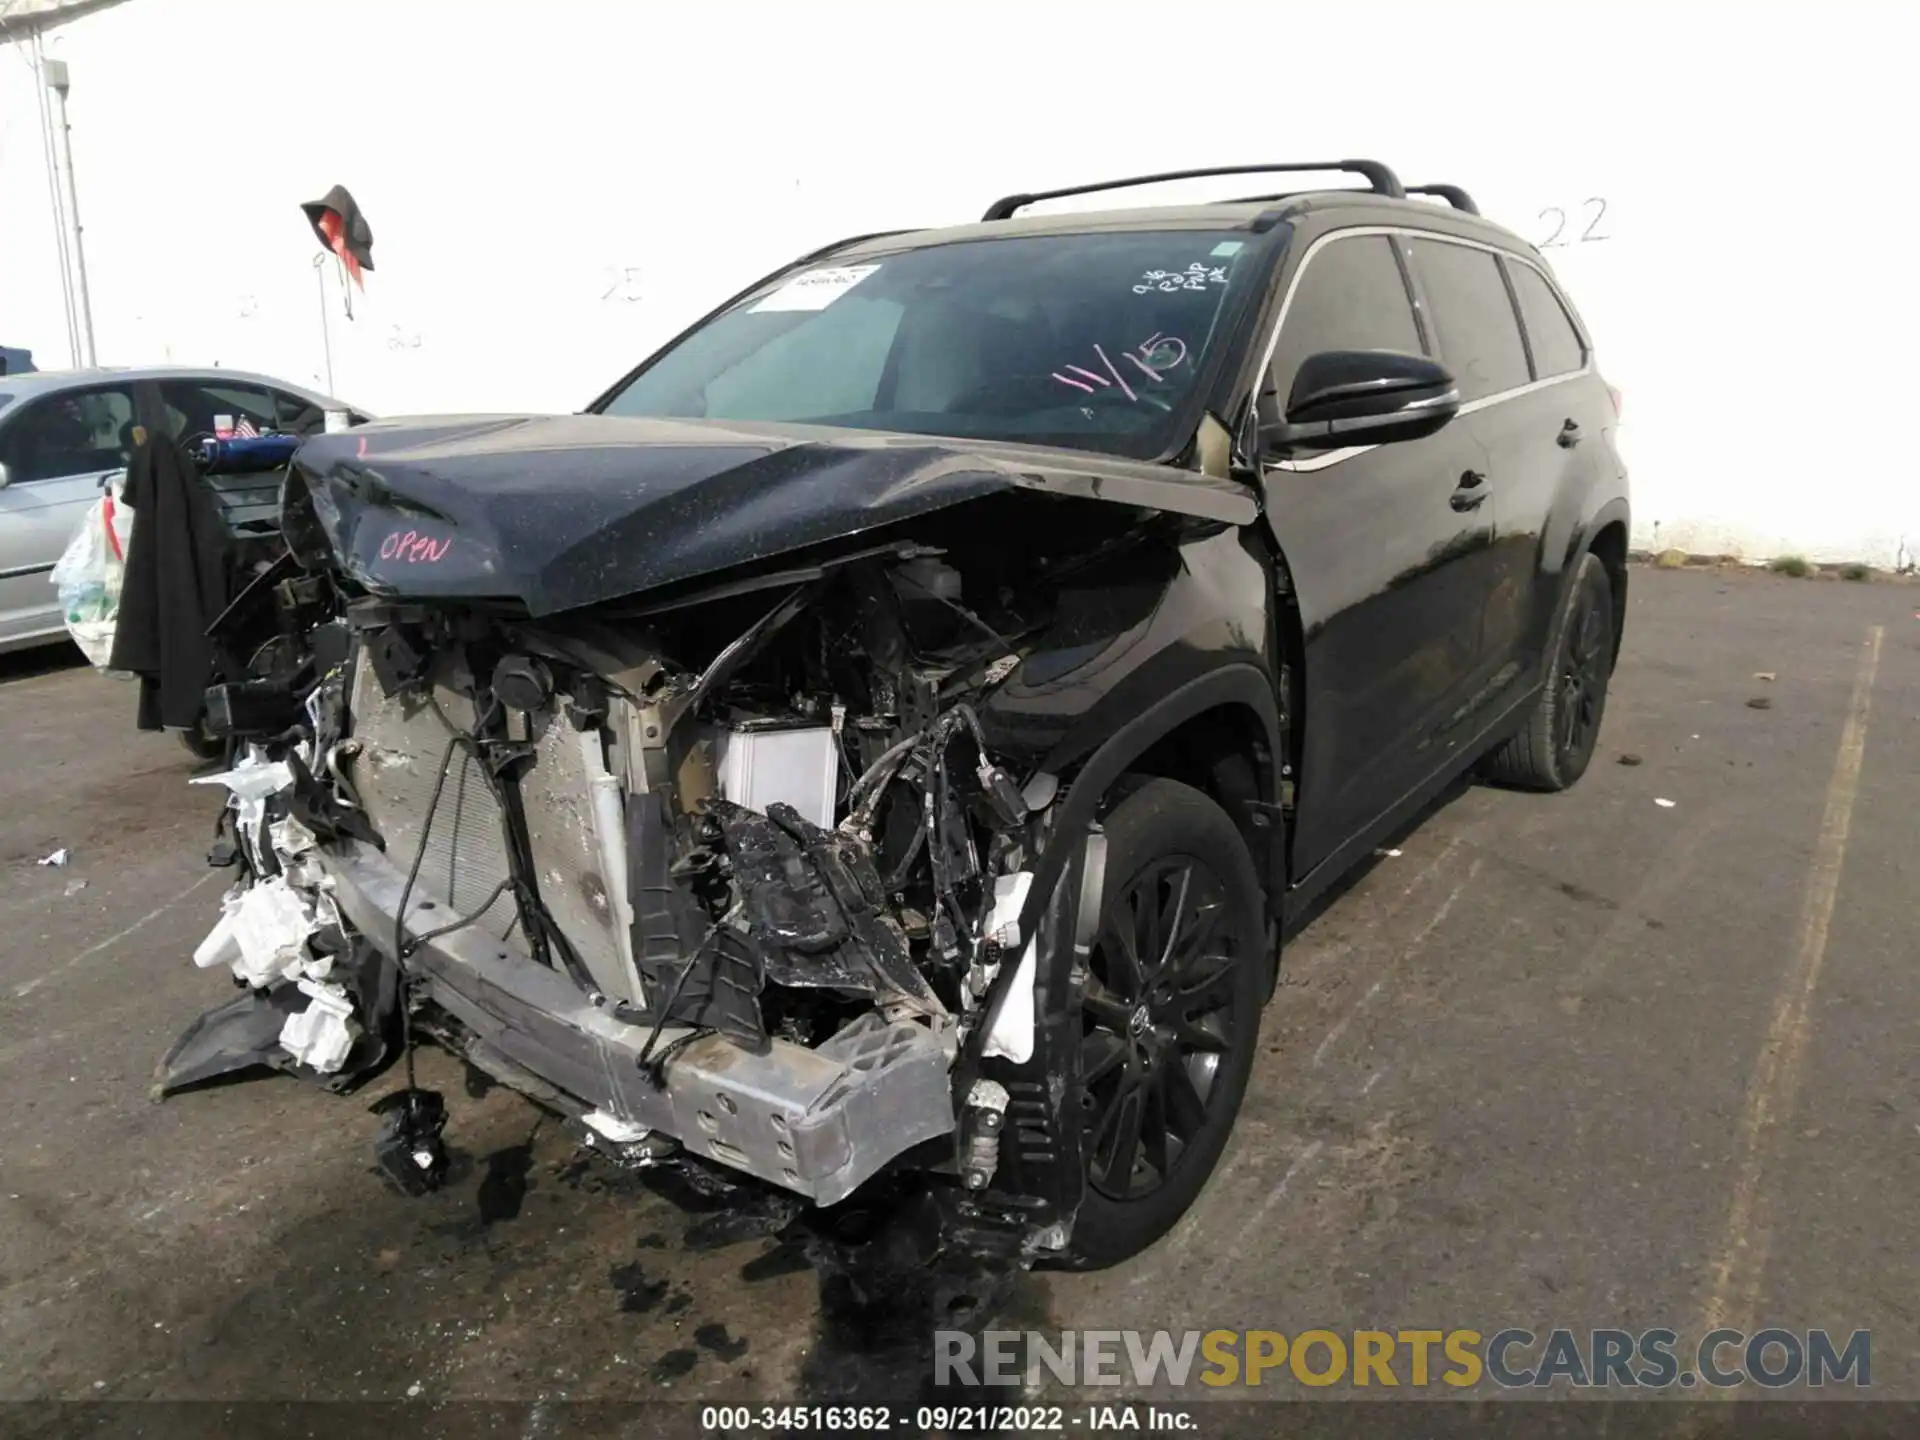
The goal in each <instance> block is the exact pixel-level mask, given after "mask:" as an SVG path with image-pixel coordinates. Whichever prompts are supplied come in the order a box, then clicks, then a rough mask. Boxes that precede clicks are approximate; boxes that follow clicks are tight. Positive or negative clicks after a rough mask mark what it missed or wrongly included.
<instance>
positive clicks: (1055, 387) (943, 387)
mask: <svg viewBox="0 0 1920 1440" xmlns="http://www.w3.org/2000/svg"><path fill="white" fill-rule="evenodd" d="M1254 250H1255V245H1254V241H1253V239H1252V238H1251V237H1249V236H1248V235H1247V234H1246V233H1245V232H1244V231H1243V232H1241V233H1240V234H1239V235H1237V236H1236V235H1234V234H1230V233H1226V232H1211V231H1200V230H1173V231H1151V232H1148V231H1122V232H1109V233H1105V234H1062V235H1035V236H1023V237H1018V238H1012V239H996V240H970V241H959V242H955V243H951V244H944V245H931V246H927V247H925V248H924V249H919V250H906V251H901V252H898V253H894V254H887V255H881V256H877V257H875V258H873V259H870V260H862V261H860V262H858V263H852V264H842V265H824V266H816V267H812V268H808V269H803V270H800V271H798V272H796V273H792V274H789V275H787V276H785V277H783V278H782V279H781V280H778V281H775V282H773V283H772V284H770V285H768V286H766V287H764V288H762V289H761V290H759V291H756V292H755V293H754V294H753V295H750V296H748V297H747V298H746V299H745V300H742V301H741V302H740V303H739V304H738V305H736V306H734V307H733V308H732V309H730V310H728V311H727V312H726V313H724V314H722V315H719V316H716V317H715V318H714V319H712V320H711V321H709V322H707V323H706V324H705V325H703V326H701V327H700V328H699V329H697V330H695V331H694V332H693V333H691V334H690V335H688V336H686V337H685V338H684V339H682V340H681V341H680V342H679V343H678V344H677V345H675V346H674V347H673V348H671V349H670V350H667V351H666V352H664V353H663V354H661V355H660V356H659V357H657V358H656V359H655V360H654V361H653V362H652V363H651V364H650V365H649V366H648V367H647V369H646V370H645V371H643V372H642V373H641V374H639V375H637V376H636V377H634V379H633V380H632V381H631V382H630V383H629V384H628V385H627V386H626V387H625V388H624V389H622V390H620V391H618V392H617V393H615V394H614V396H613V397H612V398H611V399H610V400H608V401H607V402H606V403H605V404H604V405H603V406H602V407H601V409H602V411H603V412H604V413H606V414H609V415H654V416H666V417H673V418H677V419H689V418H691V419H713V420H771V421H792V422H800V423H807V424H816V425H846V426H855V427H860V428H864V429H873V430H897V431H906V432H908V433H913V434H923V435H951V436H958V437H965V438H977V439H992V440H1012V441H1025V442H1028V443H1032V444H1043V445H1064V446H1070V447H1073V448H1076V449H1083V450H1101V451H1108V452H1111V453H1115V454H1121V455H1130V456H1135V457H1139V458H1145V457H1148V456H1152V455H1157V454H1160V453H1161V452H1163V451H1164V450H1166V449H1168V448H1170V446H1171V445H1172V443H1173V442H1174V440H1175V438H1176V437H1175V435H1174V433H1173V431H1174V427H1175V425H1176V424H1177V423H1179V420H1180V417H1181V416H1182V414H1183V412H1184V410H1185V408H1186V406H1185V401H1186V400H1187V399H1188V397H1189V396H1190V394H1191V393H1192V391H1193V388H1194V384H1195V381H1196V377H1197V376H1198V375H1199V373H1200V372H1201V371H1202V370H1203V369H1204V366H1205V361H1206V359H1207V357H1208V355H1209V354H1210V347H1211V346H1212V345H1213V344H1214V343H1215V341H1216V337H1218V336H1220V335H1221V334H1222V332H1223V330H1224V326H1223V323H1222V322H1223V320H1224V318H1225V317H1226V316H1228V315H1230V314H1231V313H1232V312H1231V311H1230V310H1229V308H1228V301H1229V298H1230V297H1231V298H1234V299H1237V298H1238V295H1239V293H1240V291H1241V290H1242V289H1243V288H1245V287H1246V286H1247V285H1249V284H1252V283H1254V282H1253V281H1252V280H1250V279H1249V278H1248V277H1249V276H1250V275H1251V274H1252V272H1253V270H1254V268H1255V267H1254V265H1253V263H1252V256H1253V254H1254Z"/></svg>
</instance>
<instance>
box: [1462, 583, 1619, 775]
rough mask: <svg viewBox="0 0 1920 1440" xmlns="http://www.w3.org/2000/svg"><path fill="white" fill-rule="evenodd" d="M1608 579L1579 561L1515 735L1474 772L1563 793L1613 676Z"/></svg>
mask: <svg viewBox="0 0 1920 1440" xmlns="http://www.w3.org/2000/svg"><path fill="white" fill-rule="evenodd" d="M1613 638H1614V623H1613V581H1612V580H1610V579H1609V578H1608V576H1607V567H1606V566H1604V565H1602V564H1601V563H1600V557H1599V556H1597V555H1595V554H1593V553H1592V552H1588V553H1587V554H1585V555H1582V556H1581V557H1580V563H1579V565H1578V567H1576V569H1575V570H1574V574H1573V583H1572V584H1571V585H1570V586H1568V588H1567V599H1566V603H1565V605H1563V606H1562V607H1561V611H1560V614H1559V615H1557V616H1555V617H1554V627H1553V634H1552V636H1551V637H1550V639H1549V641H1548V645H1547V667H1546V683H1545V684H1544V685H1543V686H1542V687H1541V690H1540V698H1539V699H1538V700H1536V701H1535V702H1534V707H1533V710H1532V713H1530V714H1529V715H1528V716H1527V723H1526V724H1525V725H1524V726H1523V727H1521V730H1520V732H1519V733H1518V734H1517V735H1515V736H1513V737H1512V738H1511V739H1509V740H1508V741H1507V742H1506V743H1505V744H1503V745H1501V746H1500V748H1499V749H1497V750H1495V751H1494V752H1493V754H1492V755H1490V756H1488V757H1487V760H1486V763H1485V765H1484V766H1483V767H1482V773H1483V774H1484V775H1485V776H1486V777H1487V778H1488V779H1489V780H1493V781H1495V782H1497V783H1499V784H1502V785H1515V786H1519V787H1520V788H1522V789H1526V790H1564V789H1566V788H1567V787H1568V786H1569V785H1571V784H1573V782H1574V781H1576V780H1578V779H1579V778H1580V777H1581V776H1582V775H1584V774H1586V771H1587V765H1588V763H1589V762H1591V761H1592V759H1593V751H1594V746H1595V745H1596V744H1597V743H1598V741H1599V739H1600V720H1601V717H1602V716H1603V715H1604V714H1605V713H1606V708H1607V682H1608V680H1610V679H1611V678H1612V676H1613Z"/></svg>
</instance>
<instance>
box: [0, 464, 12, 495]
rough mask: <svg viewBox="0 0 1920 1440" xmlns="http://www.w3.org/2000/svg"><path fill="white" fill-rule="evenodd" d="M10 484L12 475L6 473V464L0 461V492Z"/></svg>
mask: <svg viewBox="0 0 1920 1440" xmlns="http://www.w3.org/2000/svg"><path fill="white" fill-rule="evenodd" d="M12 483H13V475H12V474H11V472H9V471H8V469H7V466H6V462H5V461H0V490H4V489H6V488H7V486H9V485H11V484H12Z"/></svg>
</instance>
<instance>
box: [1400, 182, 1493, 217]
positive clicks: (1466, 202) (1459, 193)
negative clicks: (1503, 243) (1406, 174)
mask: <svg viewBox="0 0 1920 1440" xmlns="http://www.w3.org/2000/svg"><path fill="white" fill-rule="evenodd" d="M1407 194H1409V195H1436V196H1438V197H1439V198H1440V199H1442V200H1444V201H1446V202H1447V203H1448V204H1449V205H1451V206H1453V208H1454V209H1456V210H1464V211H1466V212H1467V214H1469V215H1478V214H1479V213H1480V207H1479V206H1478V205H1476V204H1474V203H1473V197H1472V196H1471V195H1469V194H1467V192H1466V191H1464V190H1462V189H1461V188H1460V187H1459V186H1458V185H1409V186H1407Z"/></svg>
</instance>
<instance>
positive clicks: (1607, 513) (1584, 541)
mask: <svg viewBox="0 0 1920 1440" xmlns="http://www.w3.org/2000/svg"><path fill="white" fill-rule="evenodd" d="M1616 520H1617V521H1619V522H1620V524H1621V526H1622V527H1623V528H1624V529H1625V530H1626V531H1627V534H1628V537H1629V543H1631V537H1632V534H1633V516H1632V512H1631V510H1630V509H1629V507H1628V505H1627V497H1626V496H1624V495H1615V496H1614V497H1613V498H1612V499H1611V500H1608V501H1607V502H1606V503H1605V504H1603V505H1602V506H1601V507H1600V508H1599V509H1598V510H1597V511H1595V512H1594V513H1593V514H1592V515H1590V516H1588V517H1587V518H1586V519H1585V520H1583V521H1582V522H1581V523H1580V524H1579V525H1577V526H1575V527H1574V530H1573V534H1572V535H1570V536H1569V537H1568V539H1567V554H1566V558H1565V561H1564V563H1563V564H1562V565H1561V566H1560V580H1559V583H1558V584H1557V585H1556V586H1555V587H1554V596H1553V611H1552V614H1554V615H1558V614H1559V613H1560V607H1561V606H1562V605H1565V604H1566V603H1567V592H1568V590H1569V589H1570V588H1571V587H1572V585H1573V572H1574V569H1575V566H1576V564H1577V562H1578V561H1579V559H1580V557H1581V556H1582V555H1584V554H1586V553H1587V552H1588V551H1589V550H1591V549H1592V548H1593V537H1594V536H1596V535H1598V534H1599V533H1600V532H1601V531H1602V530H1604V529H1606V528H1607V526H1609V525H1611V524H1613V523H1614V522H1615V521H1616ZM1615 601H1616V614H1618V613H1620V612H1621V611H1623V610H1624V608H1625V602H1626V597H1625V596H1624V595H1622V596H1616V597H1615ZM1549 623H1551V622H1549ZM1620 628H1621V627H1619V626H1618V625H1616V626H1615V627H1614V635H1613V644H1614V649H1615V651H1616V652H1617V651H1618V650H1619V646H1620V639H1621V636H1620Z"/></svg>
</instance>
